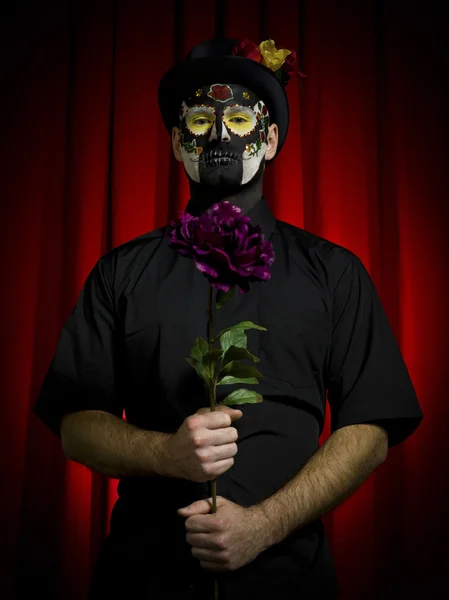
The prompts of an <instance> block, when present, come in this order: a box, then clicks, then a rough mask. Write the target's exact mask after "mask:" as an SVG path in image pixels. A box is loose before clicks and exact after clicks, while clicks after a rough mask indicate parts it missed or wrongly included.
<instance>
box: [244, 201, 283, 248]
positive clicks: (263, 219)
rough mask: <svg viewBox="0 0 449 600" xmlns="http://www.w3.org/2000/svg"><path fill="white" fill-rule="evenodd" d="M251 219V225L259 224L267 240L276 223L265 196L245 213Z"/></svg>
mask: <svg viewBox="0 0 449 600" xmlns="http://www.w3.org/2000/svg"><path fill="white" fill-rule="evenodd" d="M245 216H246V217H249V218H250V220H251V225H261V226H262V233H263V235H264V237H265V239H266V240H269V239H270V237H271V234H272V233H273V231H274V228H275V225H276V217H275V216H274V215H273V213H272V212H271V209H270V207H269V206H268V202H267V200H266V198H265V196H262V198H261V199H260V201H259V202H258V203H257V204H255V205H254V206H253V207H252V208H251V209H250V210H249V211H248V212H247V213H246V214H245Z"/></svg>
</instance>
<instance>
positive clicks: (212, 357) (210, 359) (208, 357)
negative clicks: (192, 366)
mask: <svg viewBox="0 0 449 600" xmlns="http://www.w3.org/2000/svg"><path fill="white" fill-rule="evenodd" d="M222 356H223V350H221V349H220V348H215V349H214V350H211V351H210V352H206V354H205V355H204V356H203V365H204V367H205V368H206V369H207V370H208V372H209V373H210V374H211V376H212V377H214V375H215V365H216V364H217V360H220V359H221V357H222Z"/></svg>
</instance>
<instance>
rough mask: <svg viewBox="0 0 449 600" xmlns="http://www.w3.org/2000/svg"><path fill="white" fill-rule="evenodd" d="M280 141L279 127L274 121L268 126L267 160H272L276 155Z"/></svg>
mask: <svg viewBox="0 0 449 600" xmlns="http://www.w3.org/2000/svg"><path fill="white" fill-rule="evenodd" d="M278 143H279V129H278V126H277V125H276V123H273V124H272V125H270V127H269V128H268V138H267V145H268V148H267V150H266V152H265V160H271V159H272V158H274V157H275V156H276V151H277V149H278Z"/></svg>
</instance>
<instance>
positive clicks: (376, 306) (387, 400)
mask: <svg viewBox="0 0 449 600" xmlns="http://www.w3.org/2000/svg"><path fill="white" fill-rule="evenodd" d="M326 387H327V390H328V401H329V406H330V412H331V431H332V432H334V431H335V430H337V429H339V428H341V427H345V426H347V425H354V424H358V423H368V422H377V423H378V424H379V425H381V426H383V427H384V428H385V429H386V430H387V432H388V447H389V448H391V447H392V446H395V445H396V444H399V443H401V442H403V441H404V440H405V439H406V438H407V437H408V436H410V435H411V434H412V433H413V432H414V431H415V429H416V428H417V427H418V426H419V424H420V422H421V420H422V418H423V413H422V411H421V408H420V405H419V402H418V399H417V396H416V393H415V389H414V387H413V384H412V381H411V378H410V375H409V373H408V370H407V367H406V365H405V362H404V359H403V357H402V355H401V352H400V349H399V346H398V344H397V342H396V339H395V337H394V334H393V331H392V329H391V326H390V323H389V321H388V318H387V316H386V313H385V311H384V309H383V306H382V304H381V301H380V298H379V296H378V294H377V291H376V289H375V287H374V283H373V281H372V280H371V278H370V276H369V274H368V272H367V270H366V268H365V266H364V265H363V263H362V261H361V260H360V259H359V258H358V257H357V256H356V255H355V254H352V253H351V257H350V260H349V263H348V264H347V266H346V268H345V270H344V272H343V274H342V275H341V276H340V278H339V280H338V282H337V284H336V286H335V290H334V300H333V317H332V338H331V350H330V355H329V361H328V368H327V373H326Z"/></svg>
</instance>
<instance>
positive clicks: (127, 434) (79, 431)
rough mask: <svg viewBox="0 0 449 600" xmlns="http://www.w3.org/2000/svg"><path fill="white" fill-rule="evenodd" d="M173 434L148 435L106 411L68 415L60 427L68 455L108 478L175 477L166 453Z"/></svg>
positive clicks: (152, 432) (146, 432)
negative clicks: (170, 470)
mask: <svg viewBox="0 0 449 600" xmlns="http://www.w3.org/2000/svg"><path fill="white" fill-rule="evenodd" d="M170 436H171V434H170V433H163V432H160V431H147V430H145V429H140V428H138V427H135V426H134V425H131V424H130V423H127V422H126V421H124V420H122V419H120V418H118V417H116V416H115V415H112V414H109V413H107V412H103V411H96V410H95V411H94V410H89V411H80V412H76V413H72V414H69V415H66V416H65V417H63V419H62V423H61V440H62V446H63V450H64V453H65V455H66V456H67V458H69V459H70V460H73V461H75V462H78V463H80V464H83V465H85V466H86V467H88V468H89V469H92V470H94V471H97V472H98V473H101V474H102V475H107V476H108V477H115V478H119V477H140V476H142V477H148V476H152V475H162V476H168V477H171V476H174V475H173V474H172V473H171V472H169V469H168V467H169V466H170V465H169V464H168V461H167V456H166V455H165V453H164V447H165V442H166V440H167V438H168V437H170Z"/></svg>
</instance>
